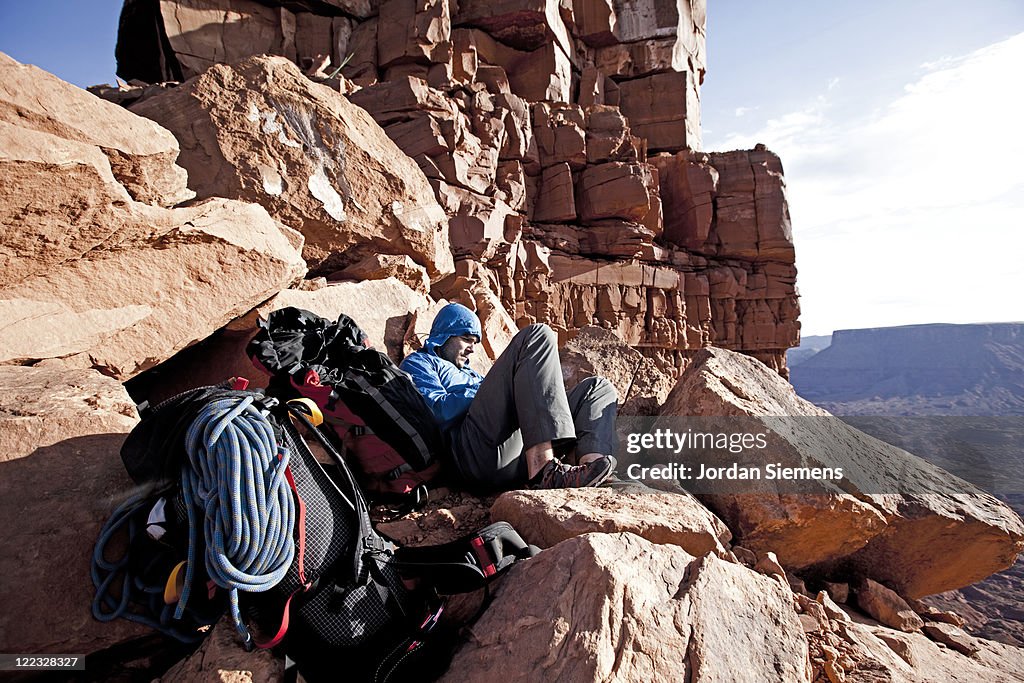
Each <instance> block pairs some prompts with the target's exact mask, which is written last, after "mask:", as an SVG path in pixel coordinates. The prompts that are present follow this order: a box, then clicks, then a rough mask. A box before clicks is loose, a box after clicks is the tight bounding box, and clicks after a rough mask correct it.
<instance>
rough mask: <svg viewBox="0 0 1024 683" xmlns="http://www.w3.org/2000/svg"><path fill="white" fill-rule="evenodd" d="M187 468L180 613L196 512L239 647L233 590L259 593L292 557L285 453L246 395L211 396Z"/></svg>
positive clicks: (189, 439) (193, 433)
mask: <svg viewBox="0 0 1024 683" xmlns="http://www.w3.org/2000/svg"><path fill="white" fill-rule="evenodd" d="M185 448H186V452H187V453H188V458H189V463H190V465H191V467H185V468H183V469H182V475H181V484H182V489H183V492H184V497H185V503H186V507H187V509H188V518H189V519H188V521H189V543H188V564H187V569H186V574H185V587H184V590H183V591H182V595H181V599H180V600H179V601H178V606H177V609H176V611H175V617H176V618H180V617H181V615H182V614H183V613H184V610H185V605H186V603H187V601H188V597H189V592H190V589H191V587H192V580H193V576H194V573H195V566H196V565H195V562H196V557H195V552H196V546H197V543H196V529H197V528H198V524H197V519H196V514H197V512H200V511H201V512H202V513H204V515H205V518H204V520H203V531H204V535H205V538H206V557H205V563H206V571H207V573H208V574H209V576H210V578H211V579H212V580H213V581H214V583H216V584H217V585H218V586H220V587H221V588H224V589H226V590H227V591H228V595H229V603H230V606H231V616H232V618H233V619H234V622H235V628H237V629H238V632H239V633H240V634H241V635H242V637H243V638H244V640H245V642H246V644H247V645H249V644H251V642H252V638H251V636H250V634H249V630H248V629H247V628H246V626H245V624H244V623H243V621H242V617H241V613H240V611H239V606H238V591H239V590H243V591H248V592H251V593H259V592H262V591H266V590H269V589H270V588H273V587H274V586H275V585H277V584H278V583H279V582H280V581H281V579H283V578H284V576H285V574H286V573H287V572H288V568H289V567H290V566H291V564H292V560H293V559H294V557H295V543H294V539H293V536H292V530H293V528H294V525H295V516H296V510H295V507H296V506H295V498H294V497H293V495H292V490H291V488H290V486H289V485H288V481H287V478H286V476H285V468H286V467H287V466H288V460H289V457H290V453H289V451H288V449H287V448H284V447H282V446H279V445H278V444H277V440H276V439H275V437H274V430H273V426H272V425H271V424H270V422H269V420H268V419H267V418H266V416H264V415H263V414H262V413H261V412H260V410H259V409H258V408H257V407H256V406H255V405H254V404H253V398H252V397H251V396H248V397H245V398H224V399H218V400H214V401H211V402H210V403H209V404H207V405H206V406H205V407H204V408H203V410H202V411H201V412H200V413H199V415H198V416H197V417H196V419H195V421H194V422H193V423H192V425H191V426H190V427H189V430H188V434H187V435H186V443H185Z"/></svg>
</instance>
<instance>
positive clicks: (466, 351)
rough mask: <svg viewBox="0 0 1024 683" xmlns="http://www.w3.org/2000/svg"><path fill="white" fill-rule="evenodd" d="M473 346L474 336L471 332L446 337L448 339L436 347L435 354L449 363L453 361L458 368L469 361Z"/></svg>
mask: <svg viewBox="0 0 1024 683" xmlns="http://www.w3.org/2000/svg"><path fill="white" fill-rule="evenodd" d="M475 346H476V337H474V336H473V335H471V334H464V335H462V336H459V337H448V341H446V342H445V343H444V344H443V345H441V346H440V347H439V348H438V349H437V355H439V356H440V357H441V358H444V359H445V360H446V361H448V362H449V363H454V364H455V366H456V367H458V368H464V367H466V365H467V364H468V363H469V356H470V354H472V353H473V349H474V347H475Z"/></svg>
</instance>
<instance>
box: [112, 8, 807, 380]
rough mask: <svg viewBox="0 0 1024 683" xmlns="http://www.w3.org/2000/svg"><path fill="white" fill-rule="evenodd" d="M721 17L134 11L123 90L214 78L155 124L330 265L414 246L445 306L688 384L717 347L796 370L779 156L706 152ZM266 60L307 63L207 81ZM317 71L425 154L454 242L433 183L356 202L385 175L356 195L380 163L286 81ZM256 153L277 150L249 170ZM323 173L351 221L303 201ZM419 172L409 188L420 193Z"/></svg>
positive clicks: (419, 159) (216, 187)
mask: <svg viewBox="0 0 1024 683" xmlns="http://www.w3.org/2000/svg"><path fill="white" fill-rule="evenodd" d="M704 15H705V12H704V2H703V1H690V0H687V1H685V2H684V1H676V2H672V1H669V0H645V1H644V2H619V1H616V2H592V1H590V0H575V1H574V2H561V3H558V2H553V1H552V0H541V1H536V2H522V3H520V2H505V3H485V2H462V3H458V4H455V3H449V2H448V1H447V0H431V1H429V2H427V1H419V2H417V1H414V0H388V1H387V2H369V1H368V0H363V1H361V2H355V1H353V2H336V3H317V2H308V3H274V2H255V1H254V0H188V1H181V2H178V1H177V0H172V1H162V2H159V3H151V2H142V1H138V2H137V1H135V0H129V1H128V2H126V3H125V6H124V10H123V12H122V16H121V27H120V34H119V35H120V38H119V42H118V50H117V52H118V65H119V74H120V75H121V76H122V77H123V78H126V79H141V80H142V81H146V82H150V83H152V82H158V81H170V80H174V81H180V80H185V79H192V78H193V77H197V80H190V81H189V82H188V83H187V84H185V85H184V86H183V87H182V88H178V89H176V90H174V91H173V92H162V91H155V92H156V94H153V92H154V91H153V90H152V89H150V90H148V91H146V92H147V93H149V95H150V96H149V97H148V98H147V99H146V101H144V102H141V103H139V104H136V105H134V109H135V111H137V112H139V113H141V114H142V115H144V116H147V117H150V118H153V119H154V120H156V121H157V122H159V123H161V124H162V125H164V126H165V127H167V128H169V129H170V130H171V131H172V132H173V133H174V134H175V135H176V136H177V137H178V139H179V140H180V141H181V145H182V152H181V155H180V157H179V163H180V164H181V165H182V166H184V167H185V168H186V169H187V170H188V171H189V176H190V178H191V183H190V187H191V188H192V189H193V190H196V191H198V192H199V193H200V196H209V195H216V196H225V197H232V198H244V199H248V200H250V201H255V202H258V203H260V204H262V205H263V206H265V207H266V208H267V209H268V211H269V212H270V213H271V215H273V216H274V217H275V218H278V219H279V220H282V221H284V222H285V223H286V224H287V225H289V226H290V227H294V228H296V229H298V230H300V231H301V232H302V233H303V234H304V235H305V237H306V247H305V250H304V255H305V256H306V259H307V261H308V262H309V265H310V267H311V268H312V269H313V271H314V274H329V273H330V272H332V271H338V270H340V269H342V268H344V267H345V266H348V265H351V264H352V263H354V262H355V261H356V260H357V259H359V258H362V257H363V256H364V255H365V254H366V253H368V252H370V251H376V252H377V253H386V254H402V253H405V254H408V255H410V256H411V257H412V258H413V260H414V261H416V262H418V263H419V264H421V265H424V266H426V267H427V269H428V271H430V276H431V278H432V280H431V284H432V292H433V294H434V295H435V297H444V298H449V299H453V298H454V299H457V300H460V301H461V302H462V303H465V304H467V305H468V306H470V307H471V308H473V309H477V308H479V307H486V306H487V304H486V303H485V302H486V301H488V300H494V301H497V302H500V304H501V306H502V307H503V308H504V309H505V310H506V311H507V312H508V313H509V314H510V315H511V316H512V319H513V320H514V321H515V323H516V324H518V325H520V326H522V325H524V324H527V323H530V322H546V323H548V324H550V325H551V326H552V327H554V328H555V329H556V330H557V331H559V332H560V333H561V338H562V340H563V341H564V340H566V339H568V338H570V337H572V336H574V334H575V332H576V331H577V330H579V329H580V328H583V327H586V326H589V325H598V326H601V327H605V328H606V329H611V330H614V331H616V332H617V333H618V334H619V335H620V336H621V337H622V338H624V339H626V341H627V342H628V343H629V344H630V345H632V346H634V347H635V348H637V349H639V350H640V351H641V352H642V353H644V354H645V355H648V356H649V357H651V358H653V359H655V360H656V361H657V362H658V364H659V366H660V367H661V368H662V370H663V371H665V372H668V373H670V374H673V375H674V374H678V372H680V371H681V370H682V368H683V367H684V366H685V364H686V362H687V361H688V359H689V358H691V357H692V356H693V354H694V353H695V352H696V351H697V350H698V349H700V348H702V347H704V346H708V345H712V344H713V345H716V346H720V347H724V348H729V349H735V350H739V351H743V352H745V353H749V354H751V355H754V356H755V357H757V358H759V359H761V360H762V361H764V362H765V363H767V364H768V365H769V366H770V367H772V368H774V369H776V370H778V371H779V372H780V373H782V374H783V375H785V374H786V367H785V350H786V349H787V348H788V347H790V346H793V345H795V344H796V343H797V342H798V339H799V323H798V321H797V318H798V315H799V308H798V303H797V295H796V289H795V278H796V269H795V267H794V252H793V245H792V235H791V232H790V227H789V212H788V208H787V205H786V194H785V181H784V179H783V176H782V165H781V163H780V161H779V159H778V157H776V156H775V155H774V154H772V153H771V152H768V151H767V150H764V149H761V148H759V149H756V150H751V151H746V152H743V151H737V152H727V153H711V154H703V153H701V152H700V151H699V150H700V147H701V145H700V84H701V83H702V82H703V79H704V74H705V70H706V66H705V62H706V57H705V16H704ZM225 17H227V18H229V20H225ZM255 54H272V55H280V56H281V57H282V58H284V60H287V61H290V62H293V63H294V64H295V65H296V70H295V71H286V70H285V69H284V67H283V66H282V65H281V64H278V65H277V66H275V67H273V68H274V69H275V70H277V71H278V72H280V73H281V74H284V73H286V72H287V73H288V74H289V75H288V76H286V77H285V81H277V82H275V84H274V88H273V92H267V94H266V95H265V98H266V99H265V101H262V102H257V101H256V100H255V99H252V98H250V97H248V96H241V95H240V94H234V93H238V92H239V91H238V89H239V88H245V89H246V92H250V93H251V92H258V91H263V90H264V89H263V88H262V87H261V85H260V83H259V77H258V76H256V74H255V71H254V69H257V68H266V67H254V66H247V67H239V69H237V70H235V71H234V72H232V73H231V74H228V73H224V74H218V73H217V72H216V70H213V71H209V72H207V69H208V68H210V67H212V66H214V65H215V64H221V63H232V62H236V61H238V60H241V59H243V58H245V57H247V56H249V55H255ZM217 68H218V69H219V68H222V67H217ZM298 69H301V70H302V71H304V72H305V73H307V74H308V75H310V76H311V77H312V78H313V79H314V80H316V81H319V82H321V83H324V84H326V85H327V86H329V87H331V88H334V89H335V90H341V91H342V92H344V93H347V94H349V99H350V100H351V101H352V102H354V103H355V104H357V105H359V106H360V107H362V108H363V109H365V110H366V111H367V112H369V114H371V115H372V116H373V118H374V119H375V120H376V121H377V123H378V124H380V126H381V127H382V128H383V129H384V130H385V131H386V133H387V135H388V137H390V138H391V140H393V141H394V143H395V144H396V145H397V146H398V148H400V149H401V150H402V152H404V153H405V154H406V155H408V156H409V157H412V159H413V160H414V161H415V163H416V164H417V165H418V166H419V168H420V169H421V171H422V175H425V176H426V179H427V181H429V183H430V185H431V186H432V188H433V191H434V194H435V195H436V199H437V202H438V203H439V204H440V206H441V207H442V208H443V210H444V213H445V214H447V215H446V216H440V218H441V220H444V221H445V222H446V225H445V226H444V228H440V227H438V225H437V221H438V215H437V213H435V209H436V207H434V206H430V205H432V204H433V202H428V201H427V200H428V197H426V196H423V195H424V193H422V192H419V191H418V190H416V189H413V190H412V191H413V195H414V196H416V198H414V199H412V201H411V202H410V199H409V198H408V197H406V198H404V199H403V198H399V201H400V203H401V204H402V208H401V209H399V210H398V211H397V212H396V213H395V215H391V213H390V211H388V210H387V209H388V207H383V209H382V208H381V207H380V203H379V201H376V200H371V202H370V203H369V204H366V205H365V206H364V205H360V204H359V203H356V204H352V203H351V201H350V198H351V196H355V195H361V194H364V191H363V189H361V188H359V187H356V186H354V185H353V184H352V183H355V184H356V185H358V184H359V183H360V182H372V181H371V180H369V179H367V180H364V181H359V180H354V175H353V174H360V173H361V172H362V170H363V167H364V166H365V165H366V164H364V163H363V162H362V161H359V160H357V159H348V154H347V153H345V154H343V155H341V156H338V154H337V153H336V150H339V149H341V148H340V147H337V145H338V144H342V143H340V142H331V140H333V135H327V136H326V137H324V135H323V133H324V131H322V130H319V128H318V127H320V126H324V125H327V126H329V127H332V128H335V129H337V126H335V125H334V124H327V123H324V122H319V123H318V121H322V120H321V119H320V118H319V117H320V116H322V114H319V113H317V107H318V106H319V107H322V106H325V105H312V109H311V108H310V107H309V106H305V105H303V106H297V105H296V104H295V103H297V102H300V101H301V102H307V103H313V102H317V101H322V102H326V101H327V100H326V99H324V98H327V95H324V94H316V95H314V93H320V92H321V91H320V90H318V89H315V87H314V86H313V85H312V84H307V85H306V86H302V87H301V88H299V89H298V90H296V89H295V88H294V87H292V86H291V85H290V84H289V80H288V79H292V80H294V79H295V78H296V77H297V76H298ZM204 72H205V73H204ZM360 86H362V87H361V88H360ZM137 90H138V91H139V94H142V92H143V88H141V87H139V88H137ZM110 94H111V96H112V97H113V98H115V99H118V100H119V101H123V100H124V99H125V94H124V93H119V92H114V93H110ZM336 99H337V104H334V105H330V106H333V107H334V108H335V109H336V110H338V111H340V109H339V108H342V107H344V106H345V104H344V103H343V98H336ZM231 111H238V112H241V114H242V115H241V116H237V117H235V118H231V116H230V114H229V113H230V112H231ZM247 112H248V113H247ZM253 112H254V113H253ZM245 116H255V117H257V119H259V120H258V121H255V120H254V124H257V123H258V125H254V124H247V123H246V122H245ZM229 119H230V120H231V121H232V123H231V124H230V125H229V123H228V121H229ZM207 122H208V123H207ZM311 123H312V126H311ZM259 126H262V130H263V135H259V136H256V137H254V138H250V137H249V135H250V133H248V132H246V131H247V130H248V128H252V129H253V130H256V129H257V128H259ZM231 129H234V130H236V131H237V132H236V133H229V132H228V131H229V130H231ZM271 129H273V130H271ZM318 131H319V132H318ZM238 136H241V137H238ZM274 136H281V141H280V142H275V138H274ZM232 137H235V138H236V139H235V141H232V140H231V138H232ZM250 139H251V140H252V141H253V142H255V141H256V140H263V141H264V145H261V146H260V148H261V151H258V152H256V153H255V154H253V155H252V156H247V154H249V153H250V152H252V150H249V149H246V147H245V141H247V140H250ZM289 140H291V141H293V143H294V144H300V143H301V145H302V146H301V148H299V147H295V148H294V149H291V150H289V149H288V141H289ZM325 141H326V142H325ZM346 144H347V143H346ZM275 145H276V147H277V149H278V151H272V150H271V147H273V146H275ZM325 145H326V146H325ZM331 145H334V147H331ZM356 146H357V147H359V146H362V147H364V148H365V149H366V150H367V152H368V153H369V154H370V155H371V157H372V156H376V157H377V158H378V159H380V160H381V161H384V160H388V161H390V160H391V159H392V158H393V156H394V155H393V154H391V153H390V152H388V151H386V150H385V148H384V147H381V148H379V149H373V148H366V147H365V146H363V145H359V144H357V145H356ZM347 148H348V147H346V149H347ZM318 150H321V151H322V152H318ZM331 150H335V151H331ZM306 156H309V157H310V159H311V160H309V161H299V160H298V159H299V157H306ZM334 158H338V159H348V160H347V161H342V163H341V165H340V166H338V167H335V165H334V164H333V162H331V161H330V160H331V159H334ZM317 159H320V161H317ZM371 165H372V164H371ZM321 167H322V168H321ZM300 169H301V170H300ZM318 173H319V174H321V175H322V176H323V180H320V181H318V183H317V187H319V186H320V185H323V192H325V193H326V195H328V196H330V197H331V201H333V202H334V203H335V204H337V207H336V208H334V210H333V213H332V210H331V206H332V204H330V203H329V202H328V203H327V204H325V203H324V199H323V197H321V196H317V191H316V190H315V189H314V186H313V185H310V186H309V190H308V191H307V188H306V187H304V185H305V184H307V183H306V178H307V177H309V178H314V177H316V178H320V177H321V176H320V175H317V174H318ZM400 174H401V175H402V177H403V178H410V179H411V178H412V176H409V175H408V171H404V170H403V171H401V172H400ZM295 175H298V176H299V177H298V178H295V177H294V176H295ZM422 175H420V177H419V179H416V180H415V182H413V181H412V180H405V181H403V182H407V183H408V182H412V185H409V187H410V188H416V187H418V185H417V183H419V184H422V183H423V180H422ZM310 183H312V180H310ZM368 187H372V185H370V186H368ZM332 188H333V189H332ZM327 190H330V192H327ZM310 193H312V194H313V197H310V196H309V194H310ZM352 193H355V195H352ZM340 207H346V208H344V209H342V208H340ZM410 210H411V211H412V216H410V213H409V212H410ZM421 216H422V217H425V218H426V220H423V218H421ZM414 222H415V223H417V224H419V223H422V227H423V228H424V229H425V231H426V232H425V233H417V232H413V231H412V230H411V227H410V224H412V223H414ZM402 223H404V224H405V228H404V229H403V228H400V227H399V228H398V231H397V232H396V231H395V230H394V229H392V230H391V231H390V232H389V231H388V229H384V228H383V226H384V225H388V224H391V225H396V226H398V225H399V224H402ZM361 225H362V226H366V227H360V226H361ZM374 225H379V226H381V229H378V230H377V231H376V232H375V231H374V227H373V226H374ZM444 229H446V230H447V233H448V234H449V235H450V240H451V249H452V253H453V255H454V257H455V260H456V261H455V273H454V275H452V276H450V277H447V278H444V277H441V276H443V275H444V273H445V271H446V270H450V267H449V266H448V265H447V263H446V262H445V261H444V259H443V258H441V254H440V251H439V249H438V247H437V246H436V245H435V244H434V242H431V241H430V239H431V237H432V236H433V237H436V240H435V241H436V242H437V243H438V244H440V243H441V242H447V239H448V237H446V236H445V235H444V234H443V230H444ZM425 240H426V241H425ZM350 247H355V248H350ZM438 258H441V260H440V261H438V260H437V259H438Z"/></svg>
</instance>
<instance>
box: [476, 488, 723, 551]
mask: <svg viewBox="0 0 1024 683" xmlns="http://www.w3.org/2000/svg"><path fill="white" fill-rule="evenodd" d="M491 519H492V520H493V521H496V522H497V521H501V520H504V521H507V522H510V523H511V524H512V526H514V527H515V528H516V529H517V530H518V531H519V533H520V534H522V536H523V538H525V539H526V540H527V542H529V543H533V544H534V545H537V546H540V547H542V548H549V547H551V546H553V545H555V544H557V543H559V542H561V541H564V540H566V539H568V538H572V537H574V536H579V535H582V534H587V533H592V532H603V533H618V532H629V533H633V534H636V535H637V536H641V537H643V538H646V539H647V540H648V541H651V542H652V543H667V544H671V545H677V546H679V547H680V548H682V549H683V550H685V551H686V552H688V553H690V554H692V555H698V556H699V555H703V554H705V553H708V552H714V551H716V550H721V549H723V547H724V545H725V544H727V543H728V542H729V540H730V538H731V537H732V534H730V533H729V530H728V528H726V526H725V524H724V523H723V522H722V521H721V520H720V519H718V518H717V517H716V516H715V515H714V514H713V513H712V512H711V511H710V510H708V509H707V508H706V507H704V506H703V505H701V504H700V502H699V501H697V499H696V498H694V497H693V496H689V495H683V494H678V493H661V492H658V491H653V490H651V491H619V490H616V489H613V488H584V489H553V490H550V491H508V492H506V493H503V494H501V496H499V497H498V499H497V500H496V501H495V502H494V505H493V506H492V507H491Z"/></svg>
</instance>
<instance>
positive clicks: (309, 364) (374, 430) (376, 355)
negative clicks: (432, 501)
mask: <svg viewBox="0 0 1024 683" xmlns="http://www.w3.org/2000/svg"><path fill="white" fill-rule="evenodd" d="M259 325H260V331H259V332H258V333H257V334H256V336H255V337H254V338H253V339H252V340H251V341H250V342H249V345H248V347H247V349H246V353H247V355H248V356H249V357H250V359H252V361H253V364H254V365H255V366H256V367H257V368H259V369H261V370H262V371H264V372H266V373H267V374H269V375H270V376H271V382H270V386H269V387H268V393H271V394H273V395H274V396H277V397H278V398H281V399H282V400H288V399H291V398H294V397H298V396H302V397H306V398H309V399H311V400H312V401H314V402H315V403H316V404H317V406H318V407H319V408H320V410H321V411H322V413H323V414H324V416H325V417H326V419H327V422H328V424H329V425H330V427H331V428H332V429H333V430H334V432H335V433H336V434H337V442H339V443H344V444H345V445H346V446H347V447H348V450H349V451H350V453H349V455H350V456H351V460H350V464H351V465H353V466H354V467H355V468H356V472H357V474H358V475H359V476H360V480H361V482H362V483H363V485H364V487H365V488H366V489H367V492H368V493H369V494H370V495H371V496H374V497H375V498H376V499H378V500H381V501H385V502H392V501H395V500H401V499H402V497H403V495H406V496H408V497H409V498H410V499H411V500H412V501H418V502H419V503H423V502H426V496H425V495H424V494H425V490H424V489H425V485H426V484H429V483H430V482H431V481H432V480H433V479H434V478H435V477H436V476H437V475H438V465H439V464H440V462H441V461H442V460H443V456H444V455H445V454H446V453H447V448H446V443H445V441H444V438H443V436H442V434H441V432H440V430H439V429H438V426H437V423H436V422H435V420H434V416H433V414H432V413H431V412H430V408H429V407H428V406H427V403H426V401H425V400H424V399H423V396H422V395H420V393H419V391H417V389H416V385H415V384H414V383H413V381H412V380H411V379H410V378H409V376H408V375H407V374H406V373H404V372H403V371H402V370H400V369H399V368H398V367H397V366H396V365H395V364H394V362H392V360H391V359H390V358H389V357H388V356H387V355H386V354H384V353H381V352H380V351H377V350H375V349H372V348H367V347H366V345H365V344H366V334H365V333H364V332H363V331H362V330H361V329H360V328H359V326H358V325H357V324H356V323H355V321H353V320H352V318H350V317H348V316H347V315H345V314H341V315H339V316H338V319H337V321H334V322H332V321H329V320H327V319H326V318H322V317H320V316H318V315H316V314H315V313H310V312H309V311H305V310H302V309H299V308H293V307H289V308H283V309H280V310H277V311H273V312H271V313H270V314H269V315H268V316H267V319H266V321H262V320H261V321H260V323H259ZM381 442H383V443H381ZM403 502H404V501H403Z"/></svg>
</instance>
